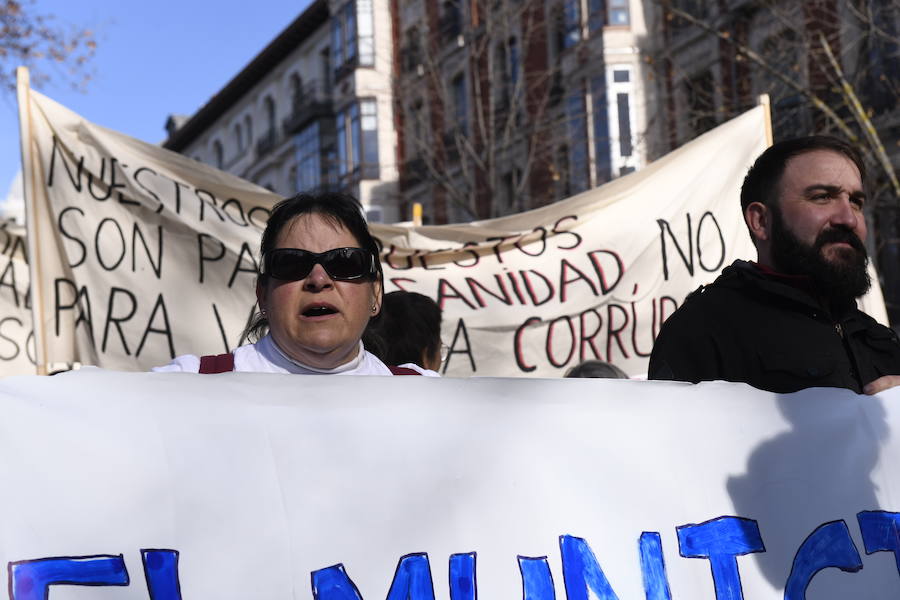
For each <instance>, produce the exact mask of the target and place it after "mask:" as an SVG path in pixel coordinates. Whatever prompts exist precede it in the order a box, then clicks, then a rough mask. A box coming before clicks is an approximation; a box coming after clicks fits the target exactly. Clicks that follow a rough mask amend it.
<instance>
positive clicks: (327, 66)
mask: <svg viewBox="0 0 900 600" xmlns="http://www.w3.org/2000/svg"><path fill="white" fill-rule="evenodd" d="M319 60H320V61H321V67H322V89H323V90H330V89H331V70H332V67H331V49H330V48H325V49H324V50H322V54H321V55H320V56H319Z"/></svg>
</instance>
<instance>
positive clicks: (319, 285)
mask: <svg viewBox="0 0 900 600" xmlns="http://www.w3.org/2000/svg"><path fill="white" fill-rule="evenodd" d="M333 284H334V282H333V281H332V279H331V277H330V276H329V275H328V272H327V271H326V270H325V267H323V266H322V265H320V264H319V263H316V264H315V265H313V268H312V271H310V272H309V275H307V276H306V279H304V280H303V289H305V290H310V291H318V290H323V289H326V288H329V287H331V286H332V285H333Z"/></svg>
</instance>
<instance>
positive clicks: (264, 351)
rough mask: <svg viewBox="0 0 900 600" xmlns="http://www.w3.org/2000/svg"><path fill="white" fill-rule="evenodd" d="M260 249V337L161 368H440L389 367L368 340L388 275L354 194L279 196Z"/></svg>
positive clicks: (255, 327)
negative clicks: (367, 332)
mask: <svg viewBox="0 0 900 600" xmlns="http://www.w3.org/2000/svg"><path fill="white" fill-rule="evenodd" d="M260 254H261V267H260V272H259V276H258V278H257V283H256V298H257V301H258V303H259V308H260V312H259V314H258V315H257V316H256V318H255V321H254V322H253V323H252V324H251V326H250V334H251V339H254V336H255V337H259V336H260V335H262V337H261V338H259V341H257V342H256V343H253V344H247V345H244V346H241V347H239V348H237V349H236V350H234V352H231V353H228V354H223V355H219V356H204V357H197V356H194V355H185V356H179V357H178V358H176V359H175V360H174V361H172V362H171V363H170V364H168V365H166V366H164V367H157V368H156V369H154V370H155V371H163V372H165V371H187V372H194V373H197V372H200V373H221V372H225V371H255V372H264V373H301V374H336V375H391V374H393V373H394V372H396V373H397V374H416V373H419V374H423V375H434V376H436V375H437V373H435V372H434V371H429V370H427V369H423V368H422V367H419V366H417V365H413V364H407V365H402V367H401V368H391V367H388V366H386V365H385V364H384V363H383V362H381V361H380V360H379V359H378V358H376V357H375V356H374V355H373V354H371V353H369V352H367V351H366V349H365V348H364V347H363V343H362V341H361V337H362V334H363V331H365V329H366V325H367V324H368V323H369V320H370V319H372V318H374V317H376V316H377V315H378V313H379V311H380V310H381V303H382V299H383V291H382V283H383V275H382V271H381V263H380V262H379V260H378V244H377V242H376V241H375V239H374V238H373V237H372V235H371V234H370V233H369V229H368V227H367V226H366V222H365V219H364V218H363V216H362V211H361V208H360V206H359V203H357V202H356V200H354V199H353V198H352V197H350V196H347V195H344V194H334V193H326V194H318V195H311V194H299V195H297V196H294V197H293V198H289V199H287V200H284V201H282V202H280V203H278V204H277V205H276V206H275V208H274V209H273V210H272V214H271V216H270V217H269V222H268V224H267V225H266V230H265V231H264V232H263V236H262V242H261V244H260ZM266 332H267V333H266Z"/></svg>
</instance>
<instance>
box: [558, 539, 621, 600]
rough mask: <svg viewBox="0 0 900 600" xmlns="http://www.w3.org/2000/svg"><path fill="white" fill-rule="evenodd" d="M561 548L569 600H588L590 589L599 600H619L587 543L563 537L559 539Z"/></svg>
mask: <svg viewBox="0 0 900 600" xmlns="http://www.w3.org/2000/svg"><path fill="white" fill-rule="evenodd" d="M559 548H560V550H561V551H562V563H563V581H565V583H566V597H567V598H568V600H588V589H590V590H591V591H592V592H594V594H596V595H597V598H598V599H599V600H619V597H618V596H616V593H615V592H614V591H613V589H612V586H610V585H609V581H607V579H606V575H604V574H603V569H601V568H600V563H598V562H597V558H596V557H595V556H594V552H593V551H592V550H591V547H590V546H588V545H587V542H585V541H584V540H583V539H581V538H577V537H573V536H571V535H563V536H560V538H559Z"/></svg>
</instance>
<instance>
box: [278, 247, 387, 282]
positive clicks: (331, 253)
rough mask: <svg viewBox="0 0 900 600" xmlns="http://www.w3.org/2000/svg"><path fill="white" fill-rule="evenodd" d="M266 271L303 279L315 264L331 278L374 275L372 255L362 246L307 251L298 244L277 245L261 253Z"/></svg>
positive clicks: (349, 279) (353, 277)
mask: <svg viewBox="0 0 900 600" xmlns="http://www.w3.org/2000/svg"><path fill="white" fill-rule="evenodd" d="M264 264H265V268H266V271H265V273H266V275H269V276H270V277H274V278H275V279H283V280H285V281H298V280H300V279H305V278H306V277H307V276H308V275H309V273H310V271H312V270H313V267H314V266H316V264H320V265H322V268H324V269H325V272H326V273H328V276H329V277H331V278H332V279H337V280H341V281H353V280H356V279H375V277H376V273H377V270H376V268H375V256H374V255H373V254H372V253H371V252H369V251H368V250H366V249H364V248H335V249H334V250H327V251H326V252H318V253H316V252H309V251H308V250H301V249H299V248H277V249H275V250H272V251H271V252H269V253H267V254H266V256H265V261H264Z"/></svg>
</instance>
